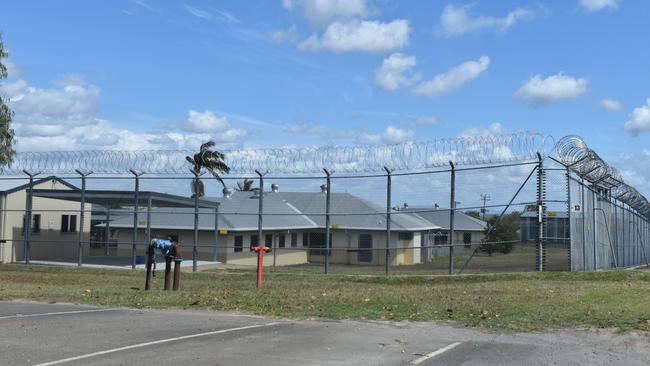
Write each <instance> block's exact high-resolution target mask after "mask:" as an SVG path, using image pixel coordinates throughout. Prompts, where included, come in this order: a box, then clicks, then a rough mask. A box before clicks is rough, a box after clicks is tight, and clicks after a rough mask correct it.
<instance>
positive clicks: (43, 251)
mask: <svg viewBox="0 0 650 366" xmlns="http://www.w3.org/2000/svg"><path fill="white" fill-rule="evenodd" d="M34 189H57V190H71V188H70V187H68V186H66V185H64V184H61V183H60V182H58V181H56V180H53V181H46V182H42V183H40V184H35V185H34ZM26 197H27V190H26V189H25V190H21V191H17V192H14V193H11V194H9V195H6V196H3V197H2V208H3V211H2V223H1V224H0V230H1V232H0V235H1V237H2V238H3V239H5V240H6V241H7V243H5V244H2V248H1V249H0V262H3V263H10V262H15V261H22V260H24V258H23V253H24V249H23V239H24V238H23V232H22V226H23V215H24V214H25V211H24V210H25V200H26ZM79 207H80V204H79V203H78V202H73V201H64V200H55V199H49V198H41V197H34V198H33V201H32V214H33V215H36V214H40V215H41V232H40V233H32V234H31V245H30V249H31V259H33V260H53V259H57V260H61V259H63V260H76V258H77V255H78V254H77V253H78V241H79V232H78V231H79V226H80V225H79V221H80V215H79ZM51 210H56V211H51ZM85 210H86V215H85V216H86V217H85V219H84V228H83V232H84V240H85V241H87V240H88V238H89V233H90V210H91V205H90V204H86V205H85ZM64 214H65V215H77V232H76V233H61V232H60V228H61V215H64ZM83 252H84V255H87V253H88V243H85V244H83Z"/></svg>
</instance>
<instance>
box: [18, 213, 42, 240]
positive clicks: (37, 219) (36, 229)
mask: <svg viewBox="0 0 650 366" xmlns="http://www.w3.org/2000/svg"><path fill="white" fill-rule="evenodd" d="M26 219H27V216H26V215H23V228H22V230H21V232H22V233H23V235H25V220H26ZM31 229H32V233H40V232H41V215H40V214H36V215H32V226H31Z"/></svg>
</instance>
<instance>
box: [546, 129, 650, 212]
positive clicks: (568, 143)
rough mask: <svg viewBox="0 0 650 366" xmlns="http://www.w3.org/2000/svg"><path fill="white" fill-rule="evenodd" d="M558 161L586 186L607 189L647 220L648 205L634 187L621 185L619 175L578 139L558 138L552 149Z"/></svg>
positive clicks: (574, 137) (649, 205)
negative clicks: (586, 183) (584, 181)
mask: <svg viewBox="0 0 650 366" xmlns="http://www.w3.org/2000/svg"><path fill="white" fill-rule="evenodd" d="M556 150H557V155H558V157H559V159H560V161H561V162H562V163H563V164H565V165H566V166H567V167H568V168H569V169H570V170H571V171H573V172H574V173H576V174H577V175H578V176H579V177H581V178H584V179H585V180H587V181H588V182H590V183H592V184H594V185H596V186H601V187H604V188H607V189H609V190H610V192H611V195H612V197H613V198H616V199H617V200H619V201H621V202H623V203H625V204H627V205H628V206H630V207H632V208H633V209H635V210H636V211H637V212H639V213H640V214H642V215H644V216H645V217H647V218H650V202H648V200H647V199H646V198H645V197H644V196H643V195H642V194H641V193H639V191H637V190H636V189H635V188H634V187H632V186H630V185H628V184H627V183H625V182H624V181H623V178H622V177H621V174H620V173H619V171H618V170H617V169H616V168H614V167H612V166H611V165H609V164H608V163H607V162H606V161H604V160H603V159H602V158H601V157H600V156H598V154H597V153H596V152H595V151H593V150H592V149H590V148H589V146H587V143H586V142H585V141H584V140H583V139H582V138H581V137H579V136H575V135H569V136H565V137H563V138H561V139H560V140H559V141H558V143H557V145H556Z"/></svg>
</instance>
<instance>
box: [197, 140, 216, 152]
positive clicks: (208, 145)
mask: <svg viewBox="0 0 650 366" xmlns="http://www.w3.org/2000/svg"><path fill="white" fill-rule="evenodd" d="M214 145H216V144H215V142H214V141H212V140H210V141H208V142H206V143H203V144H201V147H200V148H199V150H200V151H201V152H204V151H206V150H209V149H210V148H211V147H213V146H214Z"/></svg>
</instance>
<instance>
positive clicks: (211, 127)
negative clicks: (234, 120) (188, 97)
mask: <svg viewBox="0 0 650 366" xmlns="http://www.w3.org/2000/svg"><path fill="white" fill-rule="evenodd" d="M182 127H183V129H185V130H186V131H190V132H199V133H200V132H218V131H219V130H226V129H229V128H230V122H228V118H226V117H217V116H215V115H214V113H212V112H211V111H208V110H206V111H205V112H197V111H195V110H190V111H189V112H188V113H187V121H185V123H183V125H182Z"/></svg>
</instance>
